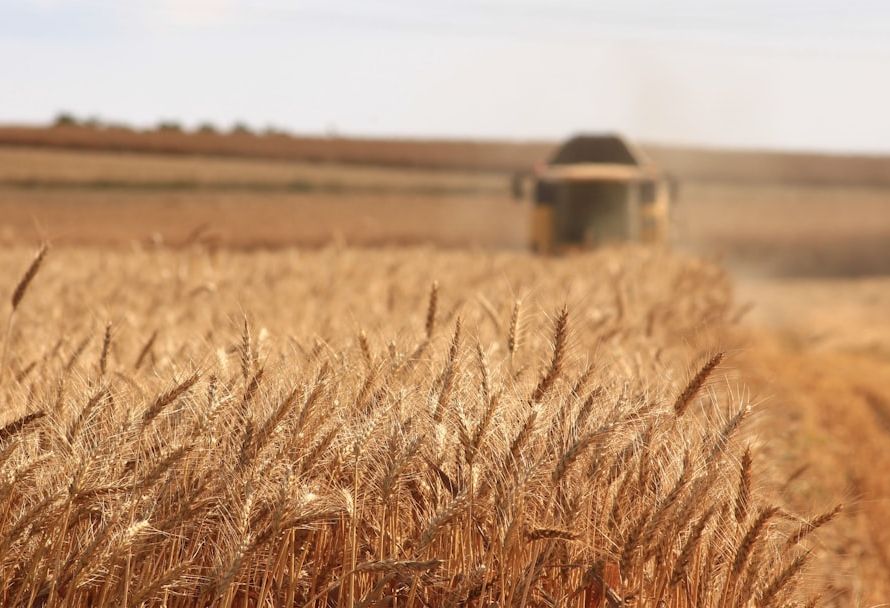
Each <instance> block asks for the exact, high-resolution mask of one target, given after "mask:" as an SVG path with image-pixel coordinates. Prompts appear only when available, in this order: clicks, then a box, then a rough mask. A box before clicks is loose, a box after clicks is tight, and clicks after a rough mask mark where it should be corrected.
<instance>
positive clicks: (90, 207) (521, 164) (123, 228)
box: [0, 128, 890, 276]
mask: <svg viewBox="0 0 890 608" xmlns="http://www.w3.org/2000/svg"><path fill="white" fill-rule="evenodd" d="M552 147H553V144H548V143H528V144H522V143H505V142H489V143H485V142H481V143H474V142H457V141H453V142H450V141H440V142H436V141H423V140H418V141H409V140H401V141H399V140H394V141H382V140H361V139H352V140H350V139H340V138H314V139H313V138H293V137H289V136H283V135H219V134H214V135H202V134H187V133H170V134H167V133H136V132H130V131H123V132H121V133H120V134H119V135H114V131H111V134H110V135H109V132H108V130H97V129H88V128H69V129H59V128H55V129H0V238H2V239H3V240H5V241H7V242H10V241H16V240H19V241H21V240H24V241H33V240H34V239H36V238H41V237H47V238H51V239H53V240H55V241H58V242H71V243H75V242H77V243H100V242H101V243H106V244H107V243H117V244H122V243H127V242H131V241H134V240H138V241H142V240H146V239H155V240H158V239H160V240H163V241H165V242H169V243H178V242H183V241H184V240H187V239H189V238H196V237H197V236H200V237H201V238H204V239H210V240H214V241H216V242H218V243H221V244H226V245H230V246H238V247H257V246H283V245H291V244H302V245H320V244H324V243H326V242H330V241H331V240H341V241H345V242H348V243H353V244H363V245H367V244H381V243H392V242H401V243H412V244H416V243H436V244H441V245H449V246H464V245H471V246H482V247H490V246H495V247H504V246H506V247H512V248H522V247H524V246H526V244H527V240H528V235H529V231H530V213H531V207H530V206H529V205H528V203H526V202H520V201H515V200H513V199H512V197H511V192H510V178H511V176H512V174H513V173H514V172H516V171H521V170H525V169H528V168H529V167H531V166H532V165H533V164H534V163H536V162H540V161H542V160H544V159H545V158H546V155H547V153H548V152H549V151H550V150H551V149H552ZM647 152H648V154H649V155H650V156H651V157H652V158H653V159H655V160H656V161H657V162H659V163H660V165H661V166H663V168H664V169H665V170H666V171H667V173H668V174H669V175H670V176H671V179H672V180H673V183H674V191H675V200H674V202H673V209H672V227H671V244H672V245H673V246H675V247H678V248H680V249H683V250H687V251H691V252H694V253H697V254H699V255H705V256H708V257H715V258H719V259H721V260H723V261H724V262H725V263H727V264H728V265H729V266H731V267H733V268H734V269H736V270H737V271H739V272H743V273H749V272H750V273H756V274H769V275H786V276H787V275H809V276H850V275H856V276H859V275H868V274H880V273H886V272H890V247H888V246H887V243H890V159H887V158H882V157H877V156H871V157H869V156H859V157H856V156H829V155H818V154H797V155H795V154H788V153H767V152H761V153H755V152H725V151H724V152H721V151H708V150H701V149H699V150H695V149H681V148H665V147H655V146H653V147H650V148H647ZM259 195H261V196H259ZM196 231H199V232H200V235H198V234H197V233H196Z"/></svg>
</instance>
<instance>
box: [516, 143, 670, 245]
mask: <svg viewBox="0 0 890 608" xmlns="http://www.w3.org/2000/svg"><path fill="white" fill-rule="evenodd" d="M527 192H531V193H532V195H533V199H534V200H533V204H534V210H533V214H532V234H531V242H532V247H533V248H534V249H535V250H536V251H540V252H543V253H552V252H560V251H565V250H570V249H574V248H582V247H596V246H599V245H603V244H607V243H616V242H627V241H630V242H642V243H660V242H663V241H665V240H666V239H667V232H668V209H669V207H670V204H669V200H670V198H671V185H670V182H669V180H668V178H667V176H666V175H665V174H663V173H662V172H661V171H660V170H659V169H658V167H657V166H655V164H653V163H652V162H651V161H650V160H649V159H648V158H646V156H645V155H644V154H643V153H642V151H640V150H639V149H637V148H635V147H634V146H632V145H630V144H629V143H628V142H626V141H625V140H624V139H623V138H621V137H619V136H617V135H579V136H576V137H573V138H572V139H570V140H568V141H567V142H566V143H564V144H563V145H562V146H561V147H560V148H559V149H557V150H556V152H555V153H554V154H553V156H552V157H551V158H550V160H549V162H547V163H545V164H542V165H539V166H536V167H535V168H534V169H533V170H532V171H530V172H526V173H521V174H517V175H516V176H514V179H513V195H514V197H515V198H517V199H520V200H522V199H525V198H526V196H527V195H526V193H527Z"/></svg>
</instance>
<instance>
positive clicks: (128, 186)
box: [0, 179, 506, 196]
mask: <svg viewBox="0 0 890 608" xmlns="http://www.w3.org/2000/svg"><path fill="white" fill-rule="evenodd" d="M0 188H8V189H11V190H111V191H116V190H120V191H124V192H126V191H134V190H135V191H148V192H151V191H185V192H189V191H202V192H256V193H260V194H261V193H275V192H282V193H288V192H300V193H312V192H317V193H320V194H344V195H346V194H387V193H390V192H395V193H398V194H404V195H409V196H410V195H414V196H486V195H492V194H495V195H504V194H505V193H506V188H504V187H487V188H486V187H480V186H474V185H471V186H463V187H461V186H446V185H436V184H430V185H426V186H424V185H410V184H409V185H401V186H389V185H385V184H380V185H377V184H361V183H351V182H316V181H308V180H307V181H302V180H301V181H289V182H280V183H269V182H250V181H243V180H238V181H232V182H225V181H217V182H206V181H195V180H180V181H159V180H151V181H139V180H90V181H84V180H78V181H73V180H71V181H64V180H52V181H50V180H43V179H39V180H31V179H18V180H15V179H9V180H0Z"/></svg>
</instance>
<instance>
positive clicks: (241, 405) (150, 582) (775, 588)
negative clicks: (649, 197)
mask: <svg viewBox="0 0 890 608" xmlns="http://www.w3.org/2000/svg"><path fill="white" fill-rule="evenodd" d="M33 255H34V253H33V251H31V250H29V249H26V248H22V247H12V248H7V249H4V250H2V251H0V269H2V276H3V277H4V281H3V284H2V285H0V297H2V301H3V302H4V303H6V304H7V306H8V307H9V308H8V312H9V316H8V324H7V330H6V333H5V339H4V342H3V359H2V363H0V365H2V367H0V399H2V402H3V404H4V410H3V413H2V417H0V473H2V484H0V502H2V505H0V547H2V548H0V604H2V605H4V606H72V607H73V606H100V607H101V606H171V607H172V606H224V607H240V606H404V607H406V608H407V607H421V606H572V607H584V608H590V607H599V606H609V607H617V606H624V605H636V606H652V607H656V606H658V607H660V606H670V607H674V606H684V607H691V606H714V607H718V606H719V607H730V606H791V605H798V606H803V605H806V606H814V605H816V603H817V601H818V599H819V593H820V592H821V589H820V588H819V587H818V585H817V584H814V581H813V580H812V579H808V578H807V576H806V575H807V572H808V570H809V569H810V568H811V567H813V564H814V563H815V562H817V561H818V560H820V559H821V551H820V548H819V546H818V544H813V540H814V539H815V538H818V536H819V532H818V531H817V529H818V528H820V527H822V526H823V525H824V524H826V523H828V522H829V521H830V520H832V519H833V518H835V516H836V515H837V513H838V511H839V509H840V507H836V508H830V509H828V510H826V511H824V512H821V513H819V512H817V513H795V512H792V511H790V510H789V509H788V508H787V507H786V505H784V504H783V503H782V502H781V501H779V500H778V499H777V498H776V497H775V496H773V495H772V493H771V492H770V491H769V490H768V488H769V486H770V484H769V483H767V481H768V480H766V479H761V476H762V475H765V474H767V473H766V472H767V471H768V470H769V467H761V466H759V465H758V462H759V459H760V457H761V440H760V439H759V438H758V437H757V436H756V434H755V433H754V432H753V430H752V427H751V419H752V417H755V414H756V412H755V410H756V409H757V408H756V403H757V402H756V401H755V400H754V399H753V398H752V396H751V395H749V394H748V393H747V392H746V391H745V390H744V388H743V387H742V386H741V385H740V383H739V382H738V381H737V379H736V378H735V377H734V375H733V372H732V366H733V363H732V359H733V357H732V355H731V353H730V354H726V349H727V345H728V344H729V341H728V334H727V332H728V329H729V328H731V327H732V325H733V323H734V322H735V321H736V320H737V319H738V317H739V316H740V312H741V311H739V310H738V309H737V308H736V307H735V305H734V304H733V300H732V293H731V288H730V284H729V282H728V280H727V278H726V277H725V276H724V274H723V272H722V271H721V270H720V269H719V268H718V267H716V266H713V265H711V264H707V263H704V262H700V261H697V260H694V259H690V258H685V257H682V256H679V255H671V254H668V253H666V252H660V251H653V250H643V249H636V248H626V249H614V250H601V251H597V252H592V253H585V254H579V255H574V256H569V257H565V258H542V257H536V256H532V255H528V254H523V253H510V252H475V251H468V250H463V251H439V250H435V249H426V248H403V249H398V248H391V249H359V248H349V247H327V248H323V249H316V250H311V251H309V250H300V249H284V250H278V251H274V252H271V251H256V252H252V253H245V252H236V251H226V250H221V251H215V250H207V249H204V248H202V247H200V246H198V245H193V246H190V247H186V248H185V249H177V250H171V249H166V248H162V247H143V246H136V245H134V246H132V247H131V248H128V249H120V250H110V249H107V248H106V249H102V248H86V247H85V248H76V247H69V248H64V247H60V248H57V249H52V250H49V251H48V252H45V251H41V253H40V254H38V255H37V257H33ZM19 277H21V279H19Z"/></svg>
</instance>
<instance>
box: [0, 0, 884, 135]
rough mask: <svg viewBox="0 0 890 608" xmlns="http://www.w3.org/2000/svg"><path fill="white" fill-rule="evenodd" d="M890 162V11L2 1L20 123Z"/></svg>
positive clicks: (7, 83) (643, 4)
mask: <svg viewBox="0 0 890 608" xmlns="http://www.w3.org/2000/svg"><path fill="white" fill-rule="evenodd" d="M63 110H64V111H68V112H72V113H74V114H75V115H78V116H97V117H100V118H102V119H104V120H107V121H119V122H126V123H129V124H132V125H135V126H140V127H148V126H151V125H154V124H156V123H157V122H158V121H160V120H177V121H179V122H181V123H183V124H184V125H186V126H190V127H191V126H195V125H197V124H199V123H202V122H205V121H208V122H212V123H214V124H216V125H218V126H220V127H226V126H229V125H231V124H233V123H234V122H236V121H240V122H244V123H246V124H248V125H250V126H252V127H254V128H265V127H269V126H274V127H277V128H283V129H287V130H290V131H294V132H298V133H310V134H319V133H337V134H340V135H360V136H381V135H383V136H408V137H431V136H432V137H459V138H466V137H471V138H507V139H548V140H552V139H557V138H561V137H565V136H567V135H569V134H571V133H574V132H578V131H618V132H622V133H625V134H627V135H628V136H630V137H632V138H635V139H637V140H641V141H647V142H661V143H672V144H687V145H705V146H714V147H734V148H772V149H795V150H819V151H832V152H865V153H888V152H890V2H887V1H886V0H847V1H843V2H841V1H831V2H828V1H825V0H747V1H743V0H723V1H721V0H673V1H671V2H665V1H663V0H601V1H591V0H584V1H582V0H516V1H510V2H508V1H507V0H477V1H472V0H289V1H287V0H250V1H249V0H155V1H149V0H0V122H3V123H45V122H47V121H49V120H51V119H52V117H54V116H55V115H56V114H57V113H58V112H60V111H63Z"/></svg>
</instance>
